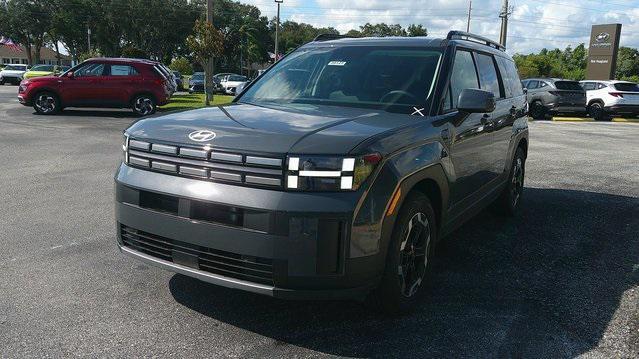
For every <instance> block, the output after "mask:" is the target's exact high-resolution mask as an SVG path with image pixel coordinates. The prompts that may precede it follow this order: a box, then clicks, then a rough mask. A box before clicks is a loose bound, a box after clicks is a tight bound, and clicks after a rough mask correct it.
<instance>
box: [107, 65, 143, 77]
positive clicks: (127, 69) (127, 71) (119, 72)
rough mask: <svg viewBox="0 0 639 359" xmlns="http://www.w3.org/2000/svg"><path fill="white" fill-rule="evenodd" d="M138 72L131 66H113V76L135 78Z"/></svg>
mask: <svg viewBox="0 0 639 359" xmlns="http://www.w3.org/2000/svg"><path fill="white" fill-rule="evenodd" d="M137 74H138V72H137V71H136V70H135V68H134V67H132V66H129V65H111V76H133V75H137Z"/></svg>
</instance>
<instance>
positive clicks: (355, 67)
mask: <svg viewBox="0 0 639 359" xmlns="http://www.w3.org/2000/svg"><path fill="white" fill-rule="evenodd" d="M440 58H441V52H440V51H439V50H434V49H433V50H431V49H426V48H404V47H395V46H393V47H380V46H339V47H329V46H321V47H320V46H318V47H306V48H302V49H300V50H297V51H296V52H294V53H292V54H290V55H288V56H287V57H286V58H284V59H283V60H282V61H280V62H278V63H277V64H276V65H275V66H274V67H273V68H272V69H271V70H269V71H268V72H267V73H266V74H264V75H263V76H262V77H261V78H260V80H258V81H257V82H256V83H255V84H254V85H253V86H251V87H250V88H249V89H248V90H247V91H246V92H245V93H244V94H243V96H242V98H241V99H240V101H241V102H250V103H258V104H268V103H271V104H273V105H279V106H286V105H289V104H318V103H324V104H331V105H336V106H351V107H363V108H379V109H384V110H387V111H394V112H401V113H406V112H407V111H410V112H411V113H412V112H414V110H412V108H413V107H415V106H420V107H423V106H424V104H425V102H426V98H427V97H428V96H429V94H430V92H431V90H432V84H433V82H434V77H435V72H436V70H437V66H438V64H439V60H440Z"/></svg>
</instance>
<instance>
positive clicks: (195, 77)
mask: <svg viewBox="0 0 639 359" xmlns="http://www.w3.org/2000/svg"><path fill="white" fill-rule="evenodd" d="M191 80H195V81H204V75H201V74H193V76H191Z"/></svg>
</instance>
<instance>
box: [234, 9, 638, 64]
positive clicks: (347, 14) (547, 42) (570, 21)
mask: <svg viewBox="0 0 639 359" xmlns="http://www.w3.org/2000/svg"><path fill="white" fill-rule="evenodd" d="M242 2H244V3H252V4H254V5H256V6H258V7H259V8H260V10H261V11H263V13H264V14H265V15H266V16H269V17H272V16H274V15H275V10H276V7H275V3H274V2H272V0H245V1H242ZM501 3H502V2H501V1H500V0H473V16H472V22H471V31H472V32H474V33H477V34H480V35H484V36H487V37H489V38H492V39H495V40H498V39H499V33H500V22H501V20H500V18H499V13H500V11H501ZM511 4H513V13H512V15H511V20H512V21H510V23H509V38H508V44H507V45H508V48H509V52H510V53H515V52H519V53H528V52H533V51H539V50H540V49H542V48H557V47H559V48H565V47H567V46H572V47H575V46H577V45H578V44H580V43H585V42H587V41H588V37H589V35H590V27H591V25H592V24H598V23H614V22H619V23H622V24H623V26H624V28H623V30H622V39H621V43H622V45H625V46H634V47H639V23H638V22H637V21H636V20H635V19H637V18H639V0H632V1H628V0H626V1H624V0H615V2H614V3H613V4H609V3H607V2H598V1H591V0H587V1H574V0H553V1H550V2H546V1H541V0H518V1H511ZM282 9H283V10H282V17H283V19H284V20H287V19H290V20H293V21H297V22H306V23H309V24H312V25H314V26H322V27H325V26H332V27H335V28H336V29H338V30H339V31H340V32H347V31H348V30H351V29H358V28H359V26H361V25H363V24H365V23H367V22H370V23H380V22H385V23H389V24H401V25H403V26H408V25H410V24H422V25H424V26H425V27H427V28H428V30H429V33H430V35H431V36H439V37H442V36H445V35H446V34H447V33H448V31H449V30H453V29H454V30H465V29H466V18H467V9H468V0H434V1H429V0H422V1H419V0H394V1H388V0H350V1H348V0H347V1H345V0H306V1H302V0H284V5H283V7H282Z"/></svg>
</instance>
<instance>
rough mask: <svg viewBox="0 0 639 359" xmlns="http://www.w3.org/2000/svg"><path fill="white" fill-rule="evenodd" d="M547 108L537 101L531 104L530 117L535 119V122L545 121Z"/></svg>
mask: <svg viewBox="0 0 639 359" xmlns="http://www.w3.org/2000/svg"><path fill="white" fill-rule="evenodd" d="M546 112H547V111H546V107H544V105H543V104H542V103H541V102H539V101H535V102H533V103H532V104H530V111H529V113H530V117H532V118H533V120H544V119H546Z"/></svg>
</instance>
